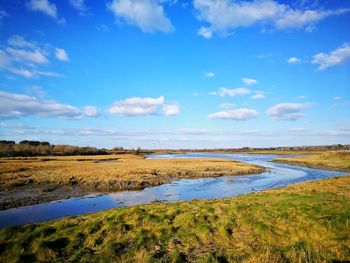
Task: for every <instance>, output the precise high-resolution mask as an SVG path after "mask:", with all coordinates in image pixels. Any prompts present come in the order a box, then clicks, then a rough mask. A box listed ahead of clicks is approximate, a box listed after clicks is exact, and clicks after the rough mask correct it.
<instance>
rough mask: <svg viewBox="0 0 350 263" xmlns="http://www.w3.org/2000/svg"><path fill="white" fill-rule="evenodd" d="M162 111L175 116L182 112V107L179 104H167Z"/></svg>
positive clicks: (166, 114)
mask: <svg viewBox="0 0 350 263" xmlns="http://www.w3.org/2000/svg"><path fill="white" fill-rule="evenodd" d="M162 111H163V113H164V115H165V116H174V115H177V114H179V113H180V108H179V106H178V105H177V104H165V105H164V106H163V108H162Z"/></svg>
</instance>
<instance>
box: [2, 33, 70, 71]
mask: <svg viewBox="0 0 350 263" xmlns="http://www.w3.org/2000/svg"><path fill="white" fill-rule="evenodd" d="M0 46H1V44H0ZM58 50H60V49H57V50H56V55H59V56H60V58H61V59H65V58H66V59H68V56H67V54H63V53H62V52H59V53H57V51H58ZM62 50H63V49H62ZM63 51H64V50H63ZM52 53H53V50H52V46H51V45H50V44H38V43H36V42H33V41H28V40H26V39H24V38H23V37H22V36H19V35H13V36H11V37H10V38H9V39H8V40H7V46H6V45H4V47H3V49H1V48H0V69H2V70H5V71H8V72H10V73H13V74H16V75H19V76H22V77H25V78H38V77H40V76H45V77H62V75H61V74H59V73H56V72H52V71H48V70H46V67H47V66H46V65H48V64H49V63H50V60H49V56H50V55H51V54H52ZM64 55H66V57H65V56H64ZM43 65H45V66H46V67H45V70H42V69H41V67H42V66H43Z"/></svg>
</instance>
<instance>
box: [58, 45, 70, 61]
mask: <svg viewBox="0 0 350 263" xmlns="http://www.w3.org/2000/svg"><path fill="white" fill-rule="evenodd" d="M55 56H56V58H57V59H58V60H61V61H68V60H69V58H68V54H67V52H66V51H65V50H64V49H63V48H56V50H55Z"/></svg>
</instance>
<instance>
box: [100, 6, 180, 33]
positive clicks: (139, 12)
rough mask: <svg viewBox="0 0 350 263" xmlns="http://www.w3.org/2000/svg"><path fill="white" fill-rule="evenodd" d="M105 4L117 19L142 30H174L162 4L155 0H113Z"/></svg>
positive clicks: (149, 31) (148, 31) (150, 31)
mask: <svg viewBox="0 0 350 263" xmlns="http://www.w3.org/2000/svg"><path fill="white" fill-rule="evenodd" d="M107 6H108V9H109V10H111V11H112V12H113V14H114V15H115V17H116V18H117V20H118V21H122V22H125V23H126V24H130V25H136V26H138V27H139V28H140V29H141V30H142V31H143V32H147V33H152V32H155V31H161V32H171V31H173V30H174V27H173V25H172V24H171V21H170V20H169V18H167V16H166V15H165V13H164V8H163V6H162V5H161V4H160V3H159V2H158V1H156V0H113V1H112V2H111V3H109V4H108V5H107Z"/></svg>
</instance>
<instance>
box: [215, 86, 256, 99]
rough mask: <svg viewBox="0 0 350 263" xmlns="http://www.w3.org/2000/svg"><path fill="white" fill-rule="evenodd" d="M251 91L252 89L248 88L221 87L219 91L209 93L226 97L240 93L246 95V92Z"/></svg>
mask: <svg viewBox="0 0 350 263" xmlns="http://www.w3.org/2000/svg"><path fill="white" fill-rule="evenodd" d="M250 92H251V90H250V89H247V88H237V89H228V88H225V87H221V88H220V89H219V91H217V92H216V91H214V92H210V93H209V94H210V95H219V96H221V97H225V96H230V97H235V96H239V95H246V94H249V93H250Z"/></svg>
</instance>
